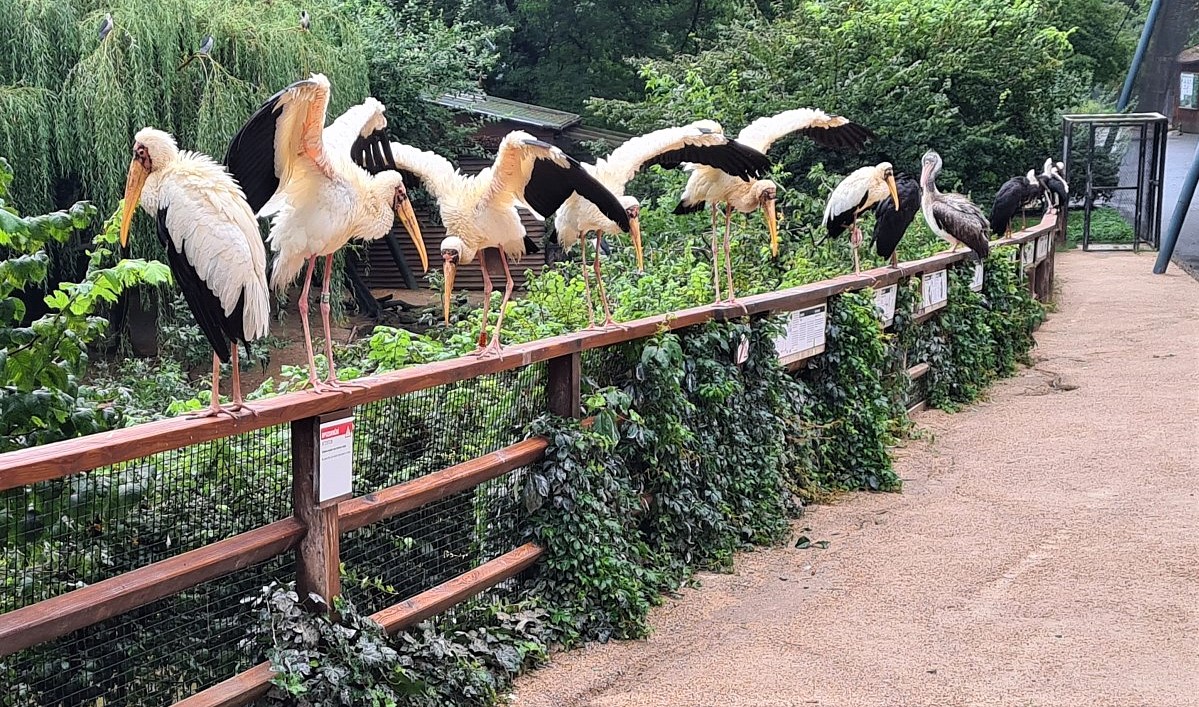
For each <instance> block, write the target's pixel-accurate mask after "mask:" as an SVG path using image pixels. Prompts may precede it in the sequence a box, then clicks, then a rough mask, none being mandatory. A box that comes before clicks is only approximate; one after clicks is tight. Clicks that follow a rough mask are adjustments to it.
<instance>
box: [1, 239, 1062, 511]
mask: <svg viewBox="0 0 1199 707" xmlns="http://www.w3.org/2000/svg"><path fill="white" fill-rule="evenodd" d="M1055 228H1056V222H1055V221H1053V219H1052V218H1049V217H1047V218H1046V219H1045V220H1043V221H1042V222H1041V223H1040V224H1038V225H1037V226H1034V227H1032V228H1030V229H1026V230H1023V231H1019V232H1017V233H1015V234H1013V235H1012V236H1011V237H1009V238H1004V239H1000V240H997V241H992V243H991V246H992V247H1001V246H1005V245H1015V244H1019V243H1024V242H1027V241H1032V240H1035V239H1036V238H1037V237H1038V236H1041V235H1044V234H1046V233H1052V232H1053V231H1054V229H1055ZM970 257H971V255H970V253H969V252H968V251H964V250H963V251H958V252H950V251H946V252H944V253H940V254H938V255H934V256H933V257H931V258H925V259H923V260H916V261H911V262H905V263H901V264H900V265H899V267H897V268H891V267H881V268H875V269H873V270H866V271H864V272H861V273H857V274H853V275H842V276H841V277H837V278H833V279H832V280H826V281H823V282H817V283H812V284H808V285H802V286H800V287H793V288H790V289H786V290H779V291H776V292H767V293H764V294H760V295H753V296H750V297H745V298H743V299H741V300H739V301H738V302H736V303H731V304H730V303H723V304H716V305H706V306H703V307H693V308H691V309H685V310H681V311H678V312H670V313H667V314H659V315H656V316H652V317H645V318H643V319H637V320H634V321H631V322H624V323H622V325H621V327H620V328H611V329H600V330H590V331H579V332H574V333H571V334H563V335H561V336H555V337H550V338H547V339H539V340H537V341H532V342H529V343H527V344H519V345H515V346H510V347H507V348H505V349H504V351H503V353H502V354H501V355H499V356H490V357H479V356H461V357H459V358H455V359H451V360H448V361H438V362H435V363H427V364H422V365H418V366H411V367H408V368H405V369H402V370H399V371H395V372H392V373H386V374H383V375H379V376H372V377H370V378H364V379H361V380H359V381H356V382H357V383H358V384H359V385H361V386H362V387H360V388H355V389H352V390H349V391H346V392H336V391H333V392H325V393H314V392H312V391H303V392H298V393H289V394H287V395H280V396H277V397H274V398H268V399H266V400H261V401H255V408H256V409H257V411H258V414H257V415H255V416H242V417H238V418H233V419H230V418H228V417H225V416H217V417H210V418H205V419H199V420H195V419H187V418H172V419H169V420H159V421H156V422H149V423H146V424H143V425H136V426H134V427H128V428H125V429H120V430H114V431H112V432H104V433H100V434H94V435H89V436H87V437H81V438H79V439H73V440H64V441H62V442H54V443H51V444H44V445H39V446H36V447H31V448H29V449H23V450H18V451H14V452H8V453H6V454H0V491H2V490H5V489H10V488H15V487H18V486H24V485H26V484H32V483H36V482H38V481H45V480H47V479H55V478H59V477H63V476H67V475H70V474H76V473H80V472H86V471H90V470H92V469H95V468H97V467H101V466H108V465H111V464H118V463H120V462H124V461H128V460H130V459H137V458H139V457H144V456H147V455H150V454H156V453H158V452H164V451H167V450H171V449H179V448H182V447H186V446H189V445H193V444H200V443H202V442H208V441H211V440H214V439H220V438H222V437H228V436H230V435H235V434H242V433H245V432H251V431H253V430H258V429H263V428H266V427H273V426H275V425H282V424H287V423H290V422H292V421H294V420H299V419H303V418H306V417H313V416H316V415H321V414H324V413H328V412H334V411H336V410H341V409H344V408H347V407H352V406H355V405H364V404H366V403H371V402H375V401H378V400H383V399H385V398H392V397H397V396H400V395H404V394H407V393H412V392H415V391H419V390H425V389H427V388H432V387H435V386H439V385H444V384H446V383H453V382H457V381H462V380H467V379H470V378H475V377H478V376H481V375H486V374H489V373H498V372H501V371H508V370H512V369H515V368H520V367H522V366H527V365H530V364H533V363H538V362H541V361H547V360H549V359H552V358H557V357H559V356H565V355H568V354H572V353H575V352H579V351H586V350H589V349H595V348H600V347H604V346H611V345H613V344H619V343H623V342H627V341H634V340H636V339H642V338H645V337H648V336H652V335H654V334H656V333H658V332H659V331H662V330H668V329H680V328H683V327H688V326H693V325H696V324H702V323H704V322H707V321H712V320H718V321H724V320H730V319H735V318H738V317H742V316H746V315H749V314H763V313H768V312H775V311H786V310H795V309H802V308H803V307H805V306H807V305H811V304H817V303H819V302H820V301H822V300H824V299H826V298H828V297H830V296H832V295H836V294H840V293H842V292H849V291H852V290H860V289H863V288H867V287H875V286H882V285H888V284H891V283H893V282H897V281H898V280H900V279H902V278H904V277H909V276H911V275H914V274H918V273H922V272H928V271H931V270H939V269H941V268H945V267H948V266H950V265H952V264H954V263H957V262H959V261H962V260H966V259H968V258H970Z"/></svg>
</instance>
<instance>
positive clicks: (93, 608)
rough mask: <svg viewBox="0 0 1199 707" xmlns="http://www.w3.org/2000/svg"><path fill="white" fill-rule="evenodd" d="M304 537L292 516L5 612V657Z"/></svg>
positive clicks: (0, 644) (1, 642)
mask: <svg viewBox="0 0 1199 707" xmlns="http://www.w3.org/2000/svg"><path fill="white" fill-rule="evenodd" d="M303 535H304V526H303V524H301V523H300V522H299V521H298V520H296V519H295V518H287V519H285V520H281V521H277V522H275V523H271V524H270V525H264V526H262V527H261V528H255V529H254V530H251V531H248V532H245V533H241V534H240V535H234V536H233V537H231V538H228V539H227V540H221V541H219V542H215V543H213V544H211V545H205V546H204V547H201V548H197V549H195V550H190V551H188V552H185V553H183V554H181V555H178V556H176V557H172V558H169V559H166V560H161V561H159V562H155V563H153V564H150V565H146V566H144V567H139V568H137V569H135V570H131V571H129V572H126V573H124V574H121V575H117V576H116V577H112V578H110V579H105V580H103V581H100V582H96V583H95V584H89V585H88V586H86V587H82V588H80V589H76V590H74V591H71V592H67V593H66V594H60V595H59V596H56V597H53V598H51V599H46V600H44V601H39V602H38V603H36V604H30V605H29V606H26V607H22V608H20V609H16V610H15V611H10V612H8V613H6V614H0V657H3V656H6V655H9V654H10V653H15V652H17V651H19V650H21V649H24V648H28V647H30V646H35V645H37V644H39V643H44V642H46V641H52V640H54V639H56V638H60V637H62V636H65V635H67V634H68V633H70V632H72V631H76V630H78V629H81V628H84V627H86V626H91V625H92V624H95V623H99V622H100V621H103V620H105V619H108V618H111V617H113V616H117V615H119V614H123V613H125V612H127V611H131V610H133V609H136V608H138V607H139V606H145V605H146V604H149V603H150V602H152V601H156V600H158V599H162V598H164V597H168V596H171V595H174V594H178V593H179V592H182V591H184V590H187V589H190V588H192V587H195V586H197V585H199V584H202V583H204V582H207V581H209V580H211V579H216V578H217V577H220V576H223V575H226V574H229V573H230V572H235V571H237V570H240V569H244V568H246V567H249V566H250V565H253V564H256V563H258V562H262V561H263V560H268V559H270V558H272V557H275V556H276V555H279V554H282V553H284V552H286V551H288V550H289V549H291V548H292V547H294V546H295V544H296V543H297V542H298V541H299V539H300V538H301V537H302V536H303Z"/></svg>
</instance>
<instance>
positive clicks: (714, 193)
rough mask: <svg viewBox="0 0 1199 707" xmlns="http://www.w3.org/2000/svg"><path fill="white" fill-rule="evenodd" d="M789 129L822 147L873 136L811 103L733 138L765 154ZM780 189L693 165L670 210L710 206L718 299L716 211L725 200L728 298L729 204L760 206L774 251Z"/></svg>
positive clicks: (747, 210) (748, 209)
mask: <svg viewBox="0 0 1199 707" xmlns="http://www.w3.org/2000/svg"><path fill="white" fill-rule="evenodd" d="M791 133H800V134H802V135H804V136H806V137H808V138H810V139H811V140H813V141H814V142H815V143H816V144H818V145H821V146H822V147H836V148H852V149H860V148H861V147H862V145H863V144H865V142H866V140H868V139H870V138H871V137H873V136H874V133H872V132H870V130H868V129H867V128H865V127H863V126H861V125H858V124H857V123H854V122H851V121H850V120H848V119H847V118H843V117H841V116H839V115H832V116H830V115H829V114H827V113H825V112H824V111H820V110H816V109H813V108H797V109H795V110H789V111H784V112H782V113H779V114H778V115H773V116H767V117H764V118H758V119H757V120H755V121H753V122H752V123H750V124H749V125H746V126H745V127H744V128H742V130H741V132H740V133H738V134H737V142H739V143H741V144H742V145H745V146H747V147H750V148H753V149H755V150H757V151H758V152H761V153H763V154H765V153H766V152H768V151H769V150H770V147H771V145H773V144H774V143H775V141H777V140H779V139H780V138H782V137H785V136H787V135H790V134H791ZM778 189H779V188H778V185H777V184H775V183H774V182H773V181H771V180H769V179H750V180H743V179H740V178H738V177H736V176H734V175H731V174H728V173H726V172H724V171H722V170H720V169H717V168H715V167H705V166H696V167H695V168H694V169H693V170H692V172H691V177H690V179H688V180H687V187H686V188H685V189H684V190H683V195H682V198H681V199H680V200H679V205H678V206H677V207H675V210H674V213H676V214H688V213H694V212H696V211H701V210H703V209H704V208H705V207H708V208H710V209H711V210H712V274H713V278H714V282H713V285H714V287H715V290H716V299H717V301H719V300H720V275H719V274H718V264H717V262H716V261H717V256H716V250H717V248H716V239H717V235H716V216H717V213H718V212H719V211H720V209H721V206H722V205H724V257H725V273H726V275H727V276H728V295H729V299H730V300H732V299H733V298H734V295H733V269H732V265H731V264H730V262H729V238H730V231H731V228H732V226H731V219H732V215H733V210H734V209H735V210H737V211H740V212H741V213H743V214H751V213H753V212H755V211H757V210H758V209H762V211H763V213H764V214H765V218H766V228H767V230H768V231H769V232H770V252H771V254H772V255H775V256H777V255H778V250H779V236H778V216H777V213H776V207H775V200H776V199H777V197H778Z"/></svg>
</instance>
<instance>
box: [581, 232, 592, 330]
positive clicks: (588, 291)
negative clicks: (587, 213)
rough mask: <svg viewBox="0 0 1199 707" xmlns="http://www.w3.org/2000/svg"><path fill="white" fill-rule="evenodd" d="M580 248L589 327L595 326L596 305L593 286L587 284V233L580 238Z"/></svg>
mask: <svg viewBox="0 0 1199 707" xmlns="http://www.w3.org/2000/svg"><path fill="white" fill-rule="evenodd" d="M579 249H580V250H581V251H582V253H583V259H582V261H581V262H582V265H583V296H584V298H585V299H586V300H587V328H588V329H594V328H595V305H594V304H592V303H591V288H590V287H588V286H587V234H586V233H584V234H583V236H582V237H581V238H579Z"/></svg>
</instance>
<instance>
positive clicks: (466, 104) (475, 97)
mask: <svg viewBox="0 0 1199 707" xmlns="http://www.w3.org/2000/svg"><path fill="white" fill-rule="evenodd" d="M431 100H432V101H433V102H434V103H436V104H437V105H439V106H445V107H446V108H450V109H453V110H461V111H466V112H469V113H476V114H478V115H486V116H489V117H492V118H499V119H500V120H511V121H514V122H517V123H524V124H526V125H535V126H538V127H542V128H550V129H552V130H563V129H565V128H568V127H570V126H572V125H574V124H576V123H578V122H579V121H581V120H582V119H583V118H582V116H580V115H579V114H578V113H567V112H566V111H561V110H554V109H553V108H545V107H543V106H535V105H533V104H531V103H521V102H520V101H513V100H510V99H507V98H499V97H497V96H489V95H487V94H486V93H482V92H478V93H443V94H442V95H440V96H438V97H436V98H433V99H431Z"/></svg>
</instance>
